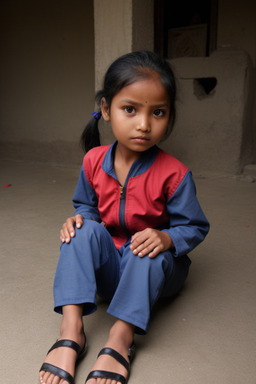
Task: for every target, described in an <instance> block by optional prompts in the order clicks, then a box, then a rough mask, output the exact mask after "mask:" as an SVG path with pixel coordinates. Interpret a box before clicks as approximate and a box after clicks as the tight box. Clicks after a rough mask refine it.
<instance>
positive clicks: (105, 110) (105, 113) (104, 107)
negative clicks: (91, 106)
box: [100, 97, 110, 121]
mask: <svg viewBox="0 0 256 384" xmlns="http://www.w3.org/2000/svg"><path fill="white" fill-rule="evenodd" d="M100 105H101V114H102V117H103V119H104V120H105V121H110V108H109V106H108V104H107V102H106V99H105V97H102V99H101V102H100Z"/></svg>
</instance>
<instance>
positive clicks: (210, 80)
mask: <svg viewBox="0 0 256 384" xmlns="http://www.w3.org/2000/svg"><path fill="white" fill-rule="evenodd" d="M216 85H217V79H216V77H202V78H198V79H194V94H195V95H196V97H197V98H198V99H204V98H205V97H207V96H210V95H212V94H213V93H214V92H215V88H216Z"/></svg>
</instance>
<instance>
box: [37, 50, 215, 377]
mask: <svg viewBox="0 0 256 384" xmlns="http://www.w3.org/2000/svg"><path fill="white" fill-rule="evenodd" d="M175 96H176V87H175V81H174V77H173V73H172V70H171V69H170V67H169V65H168V63H167V62H166V61H164V60H162V59H161V58H160V57H159V56H157V55H156V54H154V53H152V52H145V51H139V52H133V53H129V54H127V55H124V56H122V57H120V58H119V59H117V60H116V61H115V62H114V63H113V64H112V65H111V66H110V68H109V69H108V71H107V73H106V76H105V79H104V86H103V89H102V90H101V91H99V92H98V93H97V95H96V101H97V102H98V104H100V106H101V108H100V110H101V111H100V112H98V113H94V114H93V115H94V117H93V118H92V120H91V121H90V122H89V124H88V125H87V127H86V129H85V131H84V133H83V135H82V139H83V142H84V147H85V151H86V152H87V154H86V155H85V157H84V161H83V166H82V169H81V173H80V177H79V180H78V184H77V188H76V190H75V194H74V197H73V204H74V207H75V208H76V212H75V215H74V216H73V217H71V218H69V219H67V221H66V223H65V224H64V225H63V227H62V230H61V241H62V243H63V244H62V246H61V252H60V259H59V263H58V266H57V271H56V276H55V281H54V300H55V307H54V309H55V311H56V312H58V313H61V314H62V315H63V317H62V323H61V329H60V338H59V340H58V342H57V343H55V344H54V345H53V347H52V348H51V350H50V351H49V352H48V355H47V357H46V360H45V363H44V364H43V365H42V367H41V370H40V381H41V383H42V384H67V383H69V384H73V383H74V379H73V377H74V374H75V364H76V361H77V359H78V358H81V357H82V356H83V355H84V354H85V352H86V348H87V343H86V336H85V333H84V325H83V320H82V317H83V316H84V315H89V314H90V313H92V312H94V311H96V309H97V302H96V294H98V295H100V296H101V297H103V298H104V299H105V300H107V301H108V302H109V307H108V310H107V312H108V313H109V314H111V315H112V316H113V317H114V318H115V319H116V320H115V323H114V325H113V327H112V328H111V330H110V333H109V336H108V339H107V342H106V344H105V346H104V348H103V349H102V350H101V351H100V353H99V356H98V358H97V360H96V363H95V365H94V366H93V368H92V371H91V372H90V374H89V375H88V377H87V380H86V383H88V384H106V383H107V384H119V383H121V384H125V383H127V380H128V376H129V370H130V362H131V360H132V357H133V354H134V344H133V340H134V334H135V333H138V334H145V333H146V332H147V330H148V322H149V319H150V313H151V310H152V307H153V306H154V304H155V303H156V301H157V300H158V298H159V297H163V296H165V297H167V296H169V297H171V296H173V295H175V294H177V292H179V290H180V289H181V288H182V286H183V284H184V281H185V279H186V277H187V274H188V270H189V266H190V263H191V262H190V259H189V258H188V256H187V253H188V252H190V251H191V250H192V249H193V248H194V247H195V246H197V245H198V244H199V243H200V242H201V241H202V240H203V239H204V237H205V236H206V234H207V232H208V230H209V224H208V221H207V220H206V218H205V216H204V214H203V212H202V210H201V208H200V205H199V203H198V201H197V198H196V192H195V186H194V182H193V179H192V176H191V172H190V171H189V170H188V168H187V167H186V166H184V165H183V164H181V163H180V162H179V161H178V160H176V159H175V158H174V157H172V156H171V155H169V154H167V153H165V152H164V151H162V150H160V149H159V148H158V147H157V146H156V144H157V143H159V142H160V141H161V140H162V139H164V138H166V137H167V136H168V135H169V134H170V132H171V130H172V127H173V124H174V120H175ZM101 116H102V117H103V119H104V120H105V121H106V122H111V127H112V130H113V134H114V136H115V138H116V141H115V142H114V144H113V145H107V146H100V142H99V131H98V120H99V118H100V117H101Z"/></svg>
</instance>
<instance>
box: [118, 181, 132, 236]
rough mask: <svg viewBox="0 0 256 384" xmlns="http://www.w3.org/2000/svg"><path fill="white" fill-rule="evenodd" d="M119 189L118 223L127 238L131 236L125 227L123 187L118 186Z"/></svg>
mask: <svg viewBox="0 0 256 384" xmlns="http://www.w3.org/2000/svg"><path fill="white" fill-rule="evenodd" d="M119 187H120V207H119V222H120V226H121V228H122V230H123V231H124V232H125V233H126V235H127V237H128V238H129V237H130V236H131V235H130V234H129V232H128V229H127V228H126V225H125V187H124V186H122V185H121V184H119Z"/></svg>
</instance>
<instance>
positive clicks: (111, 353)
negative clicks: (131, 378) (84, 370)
mask: <svg viewBox="0 0 256 384" xmlns="http://www.w3.org/2000/svg"><path fill="white" fill-rule="evenodd" d="M101 355H109V356H111V357H113V358H114V359H116V360H117V361H118V362H119V363H120V364H122V365H123V366H124V367H125V368H126V369H127V371H128V372H129V370H130V364H129V363H128V361H126V360H125V358H124V357H123V356H122V355H121V354H120V353H119V352H117V351H115V350H114V349H112V348H103V349H102V350H101V351H100V353H99V354H98V357H99V356H101ZM114 380H116V379H114ZM117 381H118V380H117Z"/></svg>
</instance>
